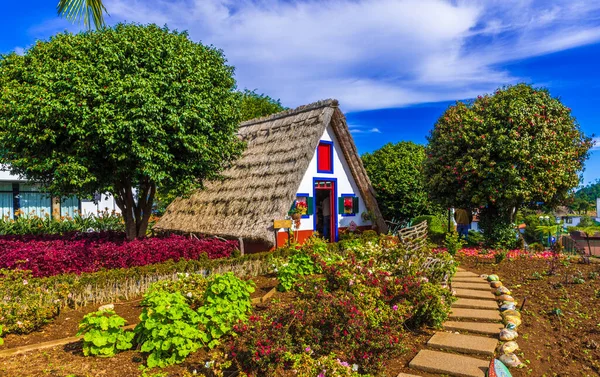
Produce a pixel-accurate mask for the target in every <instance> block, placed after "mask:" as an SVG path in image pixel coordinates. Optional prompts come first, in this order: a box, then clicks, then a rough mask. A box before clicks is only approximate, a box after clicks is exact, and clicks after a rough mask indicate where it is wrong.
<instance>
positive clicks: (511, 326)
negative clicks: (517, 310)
mask: <svg viewBox="0 0 600 377" xmlns="http://www.w3.org/2000/svg"><path fill="white" fill-rule="evenodd" d="M506 328H507V329H509V330H516V329H517V325H515V324H514V323H512V322H508V323H507V324H506Z"/></svg>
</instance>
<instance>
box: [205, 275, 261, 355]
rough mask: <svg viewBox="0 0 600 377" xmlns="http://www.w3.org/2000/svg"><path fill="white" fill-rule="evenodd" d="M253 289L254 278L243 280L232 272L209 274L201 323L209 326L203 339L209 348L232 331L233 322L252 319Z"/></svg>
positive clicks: (206, 326)
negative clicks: (249, 317)
mask: <svg viewBox="0 0 600 377" xmlns="http://www.w3.org/2000/svg"><path fill="white" fill-rule="evenodd" d="M252 292H254V282H253V281H252V280H250V281H244V280H241V279H240V278H237V277H235V276H234V275H233V274H232V273H231V272H228V273H226V274H222V275H215V276H213V277H211V278H209V280H208V286H207V287H206V290H205V293H204V304H203V305H202V306H201V307H200V308H198V313H199V314H200V323H201V324H202V325H204V328H205V336H204V337H203V339H202V340H203V341H204V343H205V344H206V345H207V346H208V347H209V348H214V347H215V346H217V345H218V344H220V343H219V339H220V338H221V337H223V336H224V335H227V334H229V333H230V332H231V330H232V328H233V325H235V324H237V323H238V322H240V321H242V322H245V321H246V320H247V319H248V314H249V313H250V312H251V311H252V303H251V301H250V294H251V293H252Z"/></svg>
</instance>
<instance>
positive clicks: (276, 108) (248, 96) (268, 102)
mask: <svg viewBox="0 0 600 377" xmlns="http://www.w3.org/2000/svg"><path fill="white" fill-rule="evenodd" d="M240 95H241V96H242V108H241V112H242V120H250V119H254V118H260V117H264V116H267V115H271V114H275V113H278V112H280V111H284V110H287V108H286V107H284V106H283V105H282V104H281V102H280V101H279V100H275V99H273V98H271V97H269V96H268V95H266V94H259V93H256V90H248V89H246V90H244V91H243V92H240Z"/></svg>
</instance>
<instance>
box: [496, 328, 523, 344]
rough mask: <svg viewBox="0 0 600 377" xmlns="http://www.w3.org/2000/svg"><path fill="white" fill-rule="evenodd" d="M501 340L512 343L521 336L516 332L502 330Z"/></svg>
mask: <svg viewBox="0 0 600 377" xmlns="http://www.w3.org/2000/svg"><path fill="white" fill-rule="evenodd" d="M499 337H500V340H503V341H510V340H515V339H517V338H518V337H519V334H518V333H517V332H516V331H515V330H509V329H502V330H500V335H499Z"/></svg>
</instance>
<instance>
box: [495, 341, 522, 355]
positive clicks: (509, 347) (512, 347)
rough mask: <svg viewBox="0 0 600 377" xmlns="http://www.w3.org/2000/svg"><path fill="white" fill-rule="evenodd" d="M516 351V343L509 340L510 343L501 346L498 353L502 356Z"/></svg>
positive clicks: (517, 346)
mask: <svg viewBox="0 0 600 377" xmlns="http://www.w3.org/2000/svg"><path fill="white" fill-rule="evenodd" d="M518 349H519V345H518V344H517V342H515V341H512V340H511V341H510V342H506V343H504V344H503V345H501V346H500V349H499V352H500V353H503V354H505V353H513V352H515V351H516V350H518Z"/></svg>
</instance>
